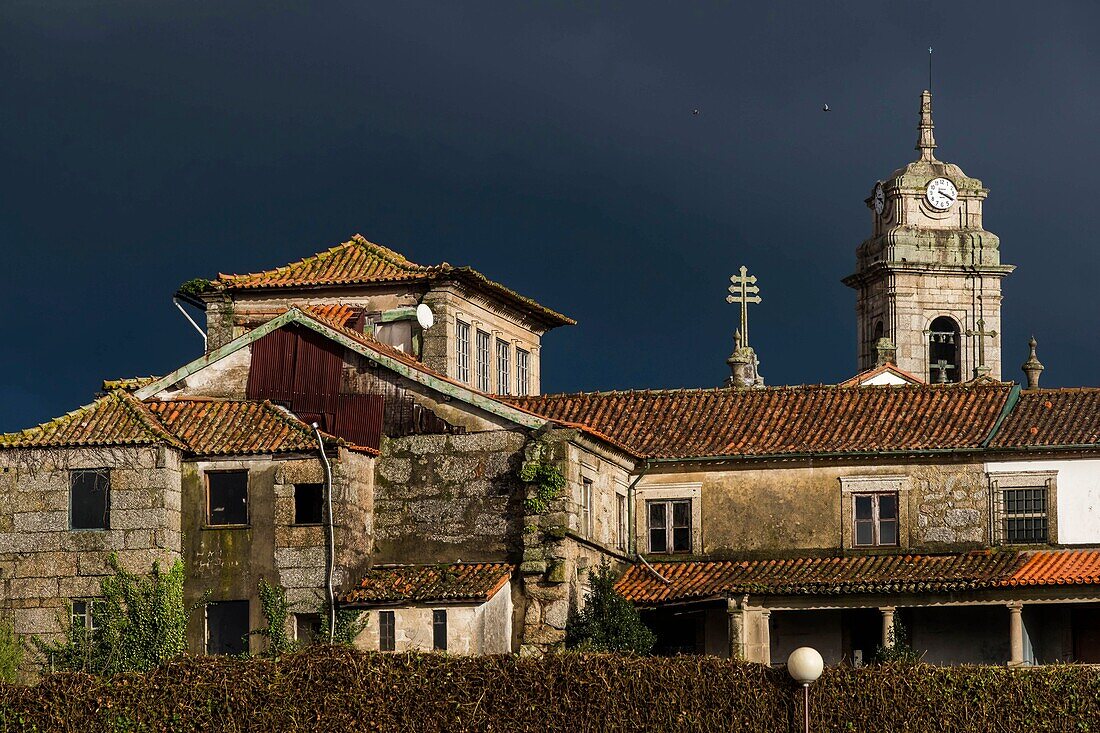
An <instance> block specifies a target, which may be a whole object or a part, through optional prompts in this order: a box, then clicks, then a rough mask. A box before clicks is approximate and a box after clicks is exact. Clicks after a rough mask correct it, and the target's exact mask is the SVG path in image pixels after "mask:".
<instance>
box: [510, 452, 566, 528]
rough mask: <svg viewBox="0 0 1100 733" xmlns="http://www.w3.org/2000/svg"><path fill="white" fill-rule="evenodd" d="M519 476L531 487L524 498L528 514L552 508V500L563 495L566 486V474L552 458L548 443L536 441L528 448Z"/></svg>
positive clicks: (540, 512) (539, 512) (543, 511)
mask: <svg viewBox="0 0 1100 733" xmlns="http://www.w3.org/2000/svg"><path fill="white" fill-rule="evenodd" d="M519 478H520V480H521V481H523V482H524V483H525V484H530V485H531V489H530V490H529V491H528V493H527V498H526V499H524V500H523V506H524V509H526V510H527V513H528V514H543V513H545V512H546V511H548V510H549V509H550V502H552V501H554V499H557V498H558V497H559V496H561V492H562V489H564V488H565V475H564V474H563V473H562V472H561V469H560V468H558V466H557V464H556V463H555V462H554V461H553V460H552V457H551V448H550V446H549V445H547V444H546V443H541V442H540V443H535V444H533V445H532V446H530V447H529V449H528V455H527V459H526V460H525V461H524V462H523V466H522V467H521V468H520V471H519Z"/></svg>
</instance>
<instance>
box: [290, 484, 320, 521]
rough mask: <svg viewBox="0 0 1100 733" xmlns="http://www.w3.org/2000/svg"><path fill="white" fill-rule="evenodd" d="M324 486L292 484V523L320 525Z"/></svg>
mask: <svg viewBox="0 0 1100 733" xmlns="http://www.w3.org/2000/svg"><path fill="white" fill-rule="evenodd" d="M324 489H325V485H324V484H294V523H295V524H320V523H321V519H322V517H323V516H324V515H323V511H322V507H323V506H324V501H323V497H324Z"/></svg>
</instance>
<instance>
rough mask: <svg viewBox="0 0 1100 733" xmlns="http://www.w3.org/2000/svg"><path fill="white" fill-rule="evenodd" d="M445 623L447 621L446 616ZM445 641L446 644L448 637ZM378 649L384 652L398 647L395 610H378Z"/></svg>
mask: <svg viewBox="0 0 1100 733" xmlns="http://www.w3.org/2000/svg"><path fill="white" fill-rule="evenodd" d="M433 621H434V613H433ZM443 623H444V624H446V623H447V621H446V618H444V620H443ZM433 631H434V629H433ZM443 643H444V644H446V637H444V642H443ZM378 649H379V651H383V652H392V651H394V650H395V649H397V625H396V623H395V622H394V617H393V611H379V612H378Z"/></svg>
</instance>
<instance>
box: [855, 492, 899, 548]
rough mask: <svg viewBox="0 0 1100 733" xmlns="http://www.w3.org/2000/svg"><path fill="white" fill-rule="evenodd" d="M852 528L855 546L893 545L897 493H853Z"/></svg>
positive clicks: (896, 515)
mask: <svg viewBox="0 0 1100 733" xmlns="http://www.w3.org/2000/svg"><path fill="white" fill-rule="evenodd" d="M852 510H853V512H854V516H853V518H852V528H853V531H854V532H855V537H854V539H853V541H852V544H853V545H855V546H856V547H894V546H896V545H897V544H898V495H897V494H896V493H888V494H855V495H854V496H853V497H852Z"/></svg>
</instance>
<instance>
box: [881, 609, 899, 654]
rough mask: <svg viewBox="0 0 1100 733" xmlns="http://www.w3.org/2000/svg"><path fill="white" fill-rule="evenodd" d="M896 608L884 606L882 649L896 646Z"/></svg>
mask: <svg viewBox="0 0 1100 733" xmlns="http://www.w3.org/2000/svg"><path fill="white" fill-rule="evenodd" d="M895 610H896V609H895V608H894V606H883V607H882V608H880V609H879V611H882V648H883V649H888V648H890V647H892V646H893V645H894V611H895Z"/></svg>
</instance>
